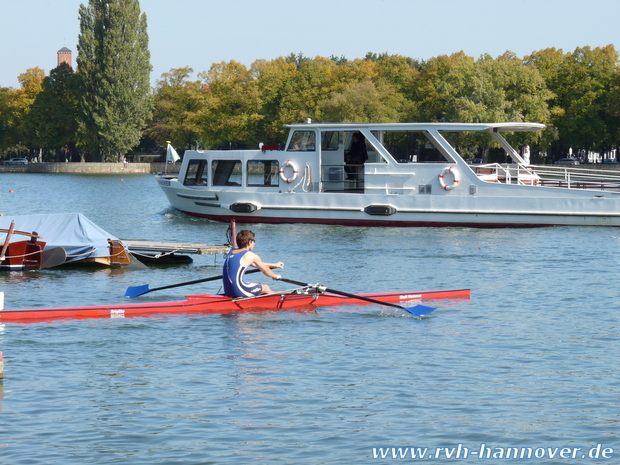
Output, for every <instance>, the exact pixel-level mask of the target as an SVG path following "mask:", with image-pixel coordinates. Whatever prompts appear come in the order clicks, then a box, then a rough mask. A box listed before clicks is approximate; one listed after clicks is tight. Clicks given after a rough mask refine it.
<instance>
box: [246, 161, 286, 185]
mask: <svg viewBox="0 0 620 465" xmlns="http://www.w3.org/2000/svg"><path fill="white" fill-rule="evenodd" d="M279 169H280V165H279V163H278V160H250V161H248V186H278V185H279V180H278V173H279Z"/></svg>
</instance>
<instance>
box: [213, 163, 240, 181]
mask: <svg viewBox="0 0 620 465" xmlns="http://www.w3.org/2000/svg"><path fill="white" fill-rule="evenodd" d="M241 171H242V164H241V160H213V161H212V162H211V172H212V173H213V179H212V182H211V185H213V186H240V185H241Z"/></svg>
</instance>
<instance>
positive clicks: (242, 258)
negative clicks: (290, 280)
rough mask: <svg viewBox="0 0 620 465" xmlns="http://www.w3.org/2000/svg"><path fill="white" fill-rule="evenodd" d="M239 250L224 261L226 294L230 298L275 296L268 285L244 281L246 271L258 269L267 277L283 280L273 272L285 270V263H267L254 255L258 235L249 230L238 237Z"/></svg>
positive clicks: (240, 233)
mask: <svg viewBox="0 0 620 465" xmlns="http://www.w3.org/2000/svg"><path fill="white" fill-rule="evenodd" d="M236 241H237V247H238V248H237V249H234V250H231V251H230V252H228V255H226V260H225V261H224V271H223V273H222V281H223V282H224V294H226V295H227V296H228V297H252V296H257V295H261V294H273V291H272V290H271V288H270V287H269V286H268V285H266V284H260V283H247V282H245V281H244V279H243V278H244V275H245V271H246V269H247V268H248V267H249V266H253V267H255V268H258V269H259V270H261V271H262V272H263V274H264V275H265V276H268V277H270V278H272V279H274V280H276V281H277V280H278V279H280V278H281V276H280V275H279V274H276V273H274V272H273V271H271V270H272V269H273V268H284V263H282V262H278V263H265V262H263V261H262V260H261V258H260V257H259V256H258V255H257V254H255V253H254V245H255V244H256V235H255V234H254V233H253V232H252V231H249V230H247V229H243V230H241V231H239V232H238V233H237V236H236Z"/></svg>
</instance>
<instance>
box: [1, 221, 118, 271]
mask: <svg viewBox="0 0 620 465" xmlns="http://www.w3.org/2000/svg"><path fill="white" fill-rule="evenodd" d="M11 221H14V222H15V230H16V231H22V232H27V233H31V232H34V231H36V233H37V234H38V235H39V236H43V238H42V239H40V241H42V242H45V243H46V245H45V249H51V248H54V247H62V248H64V249H65V251H66V252H67V262H72V261H75V260H84V259H86V258H96V257H108V256H109V255H110V249H109V248H108V239H112V240H118V238H116V237H114V236H113V235H111V234H110V233H108V232H107V231H104V230H103V229H101V228H100V227H99V226H97V225H96V224H95V223H93V222H92V221H90V220H89V219H88V218H86V217H85V216H84V215H83V214H82V213H53V214H38V215H19V216H0V229H9V228H10V226H11ZM5 238H6V233H0V248H1V245H2V244H3V243H4V240H5ZM23 240H28V237H26V236H22V235H21V234H13V236H12V237H11V240H10V242H17V241H23Z"/></svg>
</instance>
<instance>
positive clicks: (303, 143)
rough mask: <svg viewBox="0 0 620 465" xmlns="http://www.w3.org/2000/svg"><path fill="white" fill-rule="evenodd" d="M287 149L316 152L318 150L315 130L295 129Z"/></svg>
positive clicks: (290, 150)
mask: <svg viewBox="0 0 620 465" xmlns="http://www.w3.org/2000/svg"><path fill="white" fill-rule="evenodd" d="M287 150H288V151H289V152H314V151H315V150H316V136H315V134H314V131H295V132H294V133H293V135H292V136H291V142H290V144H289V145H288V148H287Z"/></svg>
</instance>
